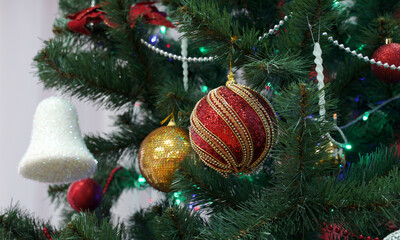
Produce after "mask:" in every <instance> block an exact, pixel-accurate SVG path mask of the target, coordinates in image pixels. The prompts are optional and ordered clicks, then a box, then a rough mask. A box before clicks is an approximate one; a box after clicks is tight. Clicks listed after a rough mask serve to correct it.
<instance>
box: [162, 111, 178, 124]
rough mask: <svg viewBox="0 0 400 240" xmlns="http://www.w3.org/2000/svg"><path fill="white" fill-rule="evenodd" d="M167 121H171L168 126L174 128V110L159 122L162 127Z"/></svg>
mask: <svg viewBox="0 0 400 240" xmlns="http://www.w3.org/2000/svg"><path fill="white" fill-rule="evenodd" d="M168 119H171V121H170V122H169V123H168V126H175V117H174V110H172V112H171V113H170V114H169V115H168V116H167V117H166V118H164V120H162V121H161V122H160V124H161V125H163V124H164V123H165V122H166V121H168Z"/></svg>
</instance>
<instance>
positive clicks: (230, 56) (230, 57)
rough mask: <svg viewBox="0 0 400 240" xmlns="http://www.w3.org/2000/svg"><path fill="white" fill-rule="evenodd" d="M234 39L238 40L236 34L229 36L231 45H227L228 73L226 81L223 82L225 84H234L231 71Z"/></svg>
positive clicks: (233, 75) (233, 76)
mask: <svg viewBox="0 0 400 240" xmlns="http://www.w3.org/2000/svg"><path fill="white" fill-rule="evenodd" d="M236 40H238V36H233V37H231V45H230V46H229V74H228V81H227V82H226V84H225V85H226V86H228V85H231V84H236V80H235V74H233V72H232V45H233V43H234V42H235V41H236Z"/></svg>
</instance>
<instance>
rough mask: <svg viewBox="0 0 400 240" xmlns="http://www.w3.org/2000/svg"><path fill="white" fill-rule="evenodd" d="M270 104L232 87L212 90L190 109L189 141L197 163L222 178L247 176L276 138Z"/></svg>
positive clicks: (256, 96)
mask: <svg viewBox="0 0 400 240" xmlns="http://www.w3.org/2000/svg"><path fill="white" fill-rule="evenodd" d="M275 125H276V115H275V111H274V109H273V108H272V106H271V104H270V103H269V102H268V101H267V100H266V99H265V98H264V97H262V96H261V95H260V94H258V93H257V92H255V91H254V90H252V89H250V88H248V87H245V86H242V85H239V84H234V83H231V84H229V85H227V86H221V87H219V88H216V89H213V90H212V91H210V93H208V94H207V96H205V97H203V98H202V99H201V100H200V101H199V102H198V103H197V105H196V107H195V108H194V109H193V112H192V115H191V117H190V140H191V144H192V146H193V148H194V150H195V151H196V152H197V154H198V155H199V157H200V159H201V160H202V161H203V162H204V163H205V164H206V165H208V166H210V167H211V168H213V169H215V170H217V171H218V172H219V173H221V174H223V175H225V176H226V175H227V174H228V173H234V174H237V175H240V174H242V173H250V172H253V171H254V170H255V169H257V168H258V167H259V166H260V165H261V164H262V162H263V161H264V160H265V159H266V156H267V155H268V153H269V152H270V150H271V147H272V145H273V143H274V142H275V139H274V138H275V135H276V128H275Z"/></svg>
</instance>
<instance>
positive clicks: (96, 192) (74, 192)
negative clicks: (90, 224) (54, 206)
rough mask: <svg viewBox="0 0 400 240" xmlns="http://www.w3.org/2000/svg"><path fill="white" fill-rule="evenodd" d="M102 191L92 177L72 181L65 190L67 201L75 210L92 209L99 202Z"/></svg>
mask: <svg viewBox="0 0 400 240" xmlns="http://www.w3.org/2000/svg"><path fill="white" fill-rule="evenodd" d="M102 198H103V192H102V189H101V187H100V185H99V184H98V183H97V182H96V181H95V180H93V179H90V178H85V179H82V180H79V181H76V182H74V183H72V184H71V185H70V186H69V188H68V192H67V201H68V203H69V205H71V207H72V208H73V209H74V210H75V211H77V212H81V211H86V210H89V211H93V210H95V209H96V208H97V207H98V206H99V205H100V203H101V199H102Z"/></svg>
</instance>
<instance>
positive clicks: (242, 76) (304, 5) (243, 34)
mask: <svg viewBox="0 0 400 240" xmlns="http://www.w3.org/2000/svg"><path fill="white" fill-rule="evenodd" d="M162 4H164V5H165V6H166V8H165V12H166V14H164V13H162V11H160V10H159V9H160V8H159V7H161V3H160V4H155V3H153V2H138V1H133V0H109V1H107V2H96V1H92V2H88V1H85V0H60V11H61V12H60V18H59V19H58V20H57V21H56V22H55V24H54V33H55V36H54V38H53V39H51V40H49V41H46V42H45V46H44V48H43V49H42V50H40V51H39V53H38V55H37V56H36V57H35V59H34V61H35V65H36V67H37V71H38V76H39V77H40V81H41V82H42V83H43V84H44V86H45V88H51V89H56V90H59V91H61V92H62V93H63V94H66V95H70V96H73V97H77V98H79V99H85V100H90V101H92V102H94V103H95V104H97V105H99V106H102V107H104V108H107V109H110V110H115V111H116V120H115V126H116V127H117V130H116V131H115V132H113V133H110V134H107V135H87V136H86V137H85V143H86V145H87V147H88V149H89V150H90V152H91V153H93V155H94V156H95V157H96V159H97V160H98V167H97V170H96V172H95V173H94V175H93V176H92V178H93V179H94V180H95V181H97V182H98V183H99V185H100V186H101V187H103V188H104V189H108V190H107V191H103V197H102V201H101V203H100V205H99V206H98V207H97V208H96V209H95V210H94V211H92V212H89V211H86V212H81V213H79V214H78V215H77V214H76V213H75V211H74V210H72V209H71V208H70V206H69V205H68V204H65V202H66V198H67V189H68V187H69V185H68V184H62V185H51V186H50V187H49V195H50V197H51V198H52V199H53V201H54V202H56V203H61V204H62V205H65V209H64V210H65V211H64V218H65V222H64V225H62V226H60V227H59V228H58V229H54V228H53V227H52V226H51V225H50V224H49V223H43V222H40V221H37V220H34V219H33V218H32V217H30V216H27V215H26V214H25V213H23V212H22V211H21V210H19V209H18V208H15V207H14V208H11V209H9V210H5V212H4V213H3V214H2V215H0V234H1V236H5V238H7V237H8V238H9V239H14V238H22V239H23V237H24V238H25V239H49V237H51V238H52V239H138V240H140V239H146V240H148V239H224V240H225V239H279V240H281V239H289V240H292V239H335V238H336V239H338V238H339V239H340V238H343V239H347V238H348V239H383V238H384V237H385V236H387V235H389V234H390V233H391V232H393V231H395V230H396V229H398V228H399V217H400V214H399V213H400V208H399V207H400V194H399V193H400V185H399V182H400V174H399V161H398V160H399V154H398V152H396V149H394V148H393V147H390V146H393V145H394V143H395V142H396V140H397V138H398V137H397V136H399V132H400V129H399V128H398V126H399V123H400V115H399V114H398V113H399V111H400V107H399V106H400V105H399V102H398V100H399V98H400V94H399V91H400V85H399V84H398V83H397V82H396V81H394V79H393V78H392V77H390V79H389V78H388V79H386V78H385V76H383V75H382V76H381V75H380V76H379V79H378V78H377V77H375V75H374V73H373V72H372V71H371V66H370V65H372V66H373V68H374V69H376V70H374V71H378V72H386V71H392V72H390V73H393V74H390V76H392V75H393V76H394V75H396V74H398V72H399V71H400V66H398V65H396V64H397V63H398V60H399V59H398V57H399V56H398V55H396V54H390V61H391V62H389V60H383V61H384V62H382V61H379V60H376V59H374V58H375V57H376V58H377V59H379V57H378V56H375V55H373V53H374V52H376V51H378V50H377V49H378V48H379V47H381V46H382V45H384V44H385V39H388V38H392V39H393V42H394V43H399V42H400V28H399V26H400V22H399V19H398V18H396V15H397V14H398V9H399V7H400V3H399V2H398V1H394V0H385V1H384V0H354V1H338V0H293V1H289V0H287V1H282V0H259V1H256V0H254V1H242V0H238V1H234V0H232V1H222V0H221V1H220V0H206V1H198V0H164V1H163V2H162ZM156 6H157V8H156ZM83 10H84V11H83ZM161 23H162V24H164V26H161V27H160V26H159V25H158V24H161ZM172 26H174V27H176V29H177V30H178V31H179V34H181V36H182V38H184V39H186V40H183V44H182V46H183V49H182V56H181V55H179V52H181V49H180V47H179V46H180V44H179V41H175V40H174V39H176V38H174V36H172V35H170V34H169V32H170V31H172V30H169V29H168V28H167V27H172ZM185 41H187V44H186V43H185ZM185 46H187V49H186V47H185ZM313 55H314V56H313ZM383 55H385V54H383ZM380 56H381V55H380ZM382 59H383V58H382ZM385 59H386V58H385ZM393 59H394V60H393ZM392 60H393V61H392ZM385 61H387V62H385ZM182 62H183V68H184V69H185V71H184V73H183V74H182ZM228 64H229V69H228ZM324 68H325V69H329V73H330V76H329V84H327V85H325V82H326V81H324V80H325V76H324V70H323V69H324ZM229 70H232V72H235V73H236V76H237V80H238V82H239V83H240V84H243V85H245V86H247V87H243V89H241V90H240V89H238V88H239V87H232V86H231V87H232V88H233V90H237V91H236V92H235V94H236V95H235V94H231V92H228V90H229V84H228V86H227V87H221V86H223V85H224V84H225V82H226V80H227V79H226V74H227V72H228V71H229ZM314 71H315V72H316V73H317V74H316V76H315V79H314V78H310V72H314ZM325 72H326V71H325ZM375 74H376V72H375ZM182 75H183V76H184V79H186V78H187V79H188V81H186V80H185V82H183V81H182ZM314 80H315V82H314ZM389 82H390V83H389ZM234 85H236V84H234ZM218 87H220V88H218ZM208 89H220V91H218V90H211V91H210V92H208ZM221 89H222V90H224V91H222V90H221ZM233 90H232V89H230V91H233ZM245 90H246V91H245ZM256 91H257V92H259V93H257V92H256ZM238 93H240V94H241V95H240V97H241V99H239V98H234V97H233V96H237V95H238ZM259 94H260V95H262V97H261V96H259ZM204 96H207V97H204ZM203 97H204V98H203ZM263 97H265V98H267V99H268V101H269V102H271V104H269V103H268V102H267V101H265V100H264V99H263ZM202 98H203V99H202ZM226 98H227V99H226ZM201 99H202V100H201ZM243 99H244V100H243ZM254 99H256V100H257V101H255V100H254ZM217 100H218V101H217ZM199 101H200V104H202V106H200V104H199V105H198V106H197V107H196V103H197V102H199ZM224 101H225V102H224ZM243 101H245V102H246V103H247V104H244V102H243ZM219 103H220V105H218V104H219ZM235 104H238V105H235ZM260 105H261V106H262V107H260ZM204 106H211V107H209V108H212V107H213V108H212V109H213V111H214V112H213V111H211V110H210V111H205V112H203V113H201V114H203V115H202V117H203V118H204V119H201V120H199V118H200V117H199V116H197V115H196V114H198V113H199V111H200V110H202V109H201V108H202V107H204ZM221 106H223V107H221ZM238 106H239V107H238ZM272 106H273V108H272ZM137 109H139V111H137ZM117 110H118V112H117ZM134 110H135V111H134ZM203 110H204V109H203ZM171 112H174V113H175V115H176V119H175V120H176V124H177V127H180V128H182V129H184V130H186V129H188V128H189V126H190V125H191V121H192V127H191V134H192V144H193V145H194V146H195V148H197V149H196V150H197V153H201V154H200V156H198V155H196V156H192V155H191V154H189V155H190V156H189V155H188V156H187V157H186V158H185V159H184V160H183V161H179V162H180V165H179V166H178V167H176V170H175V171H174V175H173V178H172V180H171V182H170V184H171V185H168V186H169V189H168V190H170V191H171V192H170V193H167V194H165V198H164V200H162V201H160V202H156V203H153V204H152V206H150V207H149V208H147V209H141V210H139V211H138V212H135V213H132V215H131V217H130V218H129V219H127V220H126V222H124V223H122V222H118V223H115V222H114V223H113V222H111V220H110V219H111V216H110V208H111V207H112V206H113V204H114V203H115V202H116V201H117V199H118V198H119V196H120V195H121V193H122V192H123V191H126V190H129V189H133V188H136V189H146V188H149V187H151V186H149V184H147V183H146V181H145V178H143V176H142V174H141V173H140V169H139V168H138V165H137V164H138V150H139V147H140V145H141V144H142V142H143V141H144V139H145V138H146V136H148V135H149V133H151V132H152V131H154V129H156V128H158V127H159V123H160V121H161V120H162V119H163V117H164V116H167V115H168V114H170V113H171ZM275 113H276V115H275ZM217 115H218V116H221V117H220V118H218V119H217V118H216V116H217ZM191 116H196V118H197V120H196V118H194V117H192V118H191ZM229 116H231V117H232V119H230V118H229ZM235 116H236V118H235ZM332 116H334V117H332ZM242 122H244V124H242V126H241V125H240V124H241V123H242ZM235 124H237V125H238V126H239V127H238V126H236V125H235ZM204 125H207V126H206V127H205V126H204ZM193 128H194V129H193ZM209 129H211V130H212V131H210V130H209ZM238 129H241V130H240V131H239V130H238ZM260 131H262V132H260ZM204 133H207V137H206V138H205V136H206V135H205V134H204ZM195 134H197V135H199V136H200V134H202V135H203V136H200V137H201V139H200V137H198V138H197V137H196V136H193V135H195ZM202 139H203V140H202ZM221 139H223V140H221ZM164 140H165V141H167V140H168V139H164ZM165 141H164V142H163V143H160V145H159V146H151V147H152V148H154V149H156V148H157V147H162V146H163V144H167V143H166V142H165ZM201 141H203V142H202V143H203V144H202V146H200V147H198V146H199V142H201ZM206 141H208V142H207V143H211V142H214V143H215V142H218V143H220V144H219V145H215V146H214V147H213V146H211V145H210V144H208V146H211V148H210V147H208V149H206V150H204V149H203V147H204V146H207V145H206V144H205V142H206ZM231 142H232V143H238V142H239V143H243V144H231V145H229V144H230V143H231ZM250 143H252V144H253V146H255V145H257V148H254V147H253V148H252V147H251V144H250ZM331 144H333V145H335V146H332V145H331ZM224 145H229V146H227V147H224ZM332 147H333V148H332ZM260 149H261V150H262V151H263V152H266V153H268V152H270V154H269V155H267V154H260V151H261V150H260ZM335 149H336V150H337V151H336V153H337V152H339V151H344V153H343V154H344V155H345V159H346V161H340V162H339V160H337V162H335V161H331V160H330V159H332V151H333V152H334V153H335ZM342 149H343V150H342ZM213 150H214V151H216V150H218V151H220V152H221V153H222V154H219V155H218V156H217V154H213V157H214V158H215V157H219V156H221V157H220V159H218V164H219V165H220V166H223V167H224V169H222V170H223V171H225V173H228V172H234V173H236V174H235V176H234V175H233V174H227V175H226V176H225V177H224V176H221V175H220V174H219V173H218V172H216V171H214V169H211V168H210V167H209V166H207V165H206V164H204V163H203V162H202V161H201V160H203V161H204V159H205V157H204V156H205V155H206V154H209V153H210V152H212V151H213ZM139 155H141V154H139ZM201 155H203V156H201ZM226 156H229V157H226ZM251 156H252V157H251ZM260 156H261V157H260ZM144 157H146V159H141V160H140V161H152V158H151V157H149V156H144ZM335 157H336V156H335ZM259 158H260V159H259ZM122 159H124V160H125V161H122ZM126 159H128V160H130V161H126ZM179 160H181V159H179ZM244 160H245V161H244ZM244 163H246V164H247V165H246V167H248V168H246V167H244V166H245V165H241V164H244ZM253 163H254V164H253ZM339 163H341V164H339ZM156 164H158V167H161V168H162V162H159V163H156ZM252 164H253V165H252ZM119 165H123V168H122V167H121V166H119ZM208 165H210V164H209V163H208ZM211 165H212V164H211ZM338 165H341V166H338ZM214 167H215V166H214ZM115 169H118V171H117V170H115ZM174 169H175V167H174ZM236 170H237V171H236ZM250 172H252V173H250ZM249 173H250V174H249ZM143 175H144V174H143ZM145 177H147V176H145ZM147 178H148V177H147ZM152 181H153V180H152ZM21 232H24V233H25V235H21ZM21 236H23V237H21Z"/></svg>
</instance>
